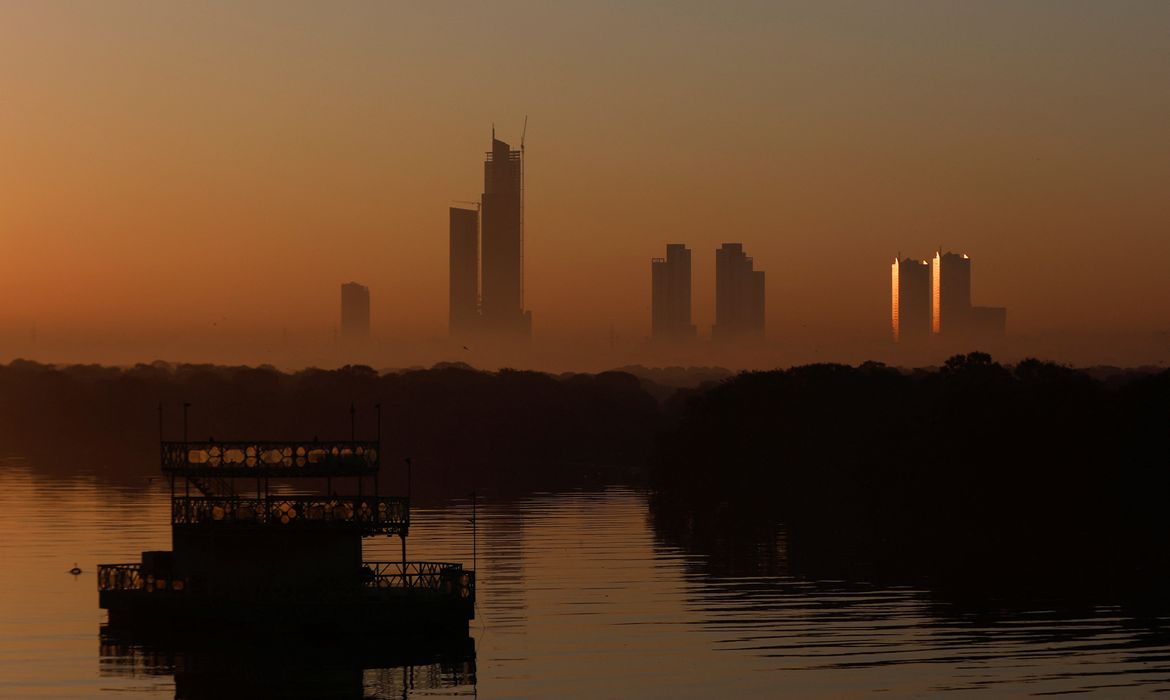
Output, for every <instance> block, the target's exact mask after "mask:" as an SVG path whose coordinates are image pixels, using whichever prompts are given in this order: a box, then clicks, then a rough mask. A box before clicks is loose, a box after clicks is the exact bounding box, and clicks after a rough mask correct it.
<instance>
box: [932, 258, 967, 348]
mask: <svg viewBox="0 0 1170 700" xmlns="http://www.w3.org/2000/svg"><path fill="white" fill-rule="evenodd" d="M930 293H931V330H932V331H933V332H934V333H937V334H942V335H959V334H962V333H965V332H967V331H968V330H969V329H970V322H971V258H969V257H967V255H966V254H965V253H964V254H962V255H960V254H959V253H943V252H942V250H941V249H940V250H939V251H938V252H936V253H935V254H934V261H933V264H932V265H931V291H930Z"/></svg>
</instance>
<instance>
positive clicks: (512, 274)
mask: <svg viewBox="0 0 1170 700" xmlns="http://www.w3.org/2000/svg"><path fill="white" fill-rule="evenodd" d="M523 154H524V151H523V149H521V150H519V151H514V150H512V147H511V146H509V145H508V144H507V143H505V142H504V141H500V140H499V139H497V138H496V137H495V134H494V132H493V134H492V150H491V151H490V152H489V153H488V154H487V157H486V158H485V159H484V164H483V199H482V202H483V214H482V216H483V222H482V223H483V231H482V237H483V239H482V242H483V249H482V254H483V258H482V265H483V271H482V278H481V279H482V290H481V296H480V314H481V321H482V326H483V327H484V328H485V329H486V330H488V331H491V332H495V333H502V334H508V335H513V336H520V337H525V338H527V337H529V336H530V335H531V332H532V316H531V314H530V313H529V312H527V311H525V310H524V192H523V183H524V157H523Z"/></svg>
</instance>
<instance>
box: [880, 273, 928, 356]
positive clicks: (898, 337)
mask: <svg viewBox="0 0 1170 700" xmlns="http://www.w3.org/2000/svg"><path fill="white" fill-rule="evenodd" d="M891 271H892V277H891V280H890V327H891V330H892V331H893V337H894V342H895V343H902V342H915V341H921V340H925V339H926V338H928V337H929V336H930V330H931V283H930V280H931V275H930V263H928V262H927V261H925V260H916V259H914V258H903V259H901V260H899V259H898V258H894V263H893V265H891Z"/></svg>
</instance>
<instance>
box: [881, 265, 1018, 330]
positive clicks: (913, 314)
mask: <svg viewBox="0 0 1170 700" xmlns="http://www.w3.org/2000/svg"><path fill="white" fill-rule="evenodd" d="M891 272H892V279H891V288H890V328H891V331H892V332H893V338H894V342H896V343H912V342H915V341H924V340H925V339H927V338H929V337H931V336H942V337H947V338H957V339H963V340H970V339H973V338H974V337H979V336H982V337H986V336H988V335H995V334H1001V333H1003V332H1004V330H1005V328H1006V326H1007V309H1006V308H1004V307H1002V306H972V305H971V258H970V257H969V256H967V255H966V254H965V253H964V254H959V253H943V252H942V250H939V251H938V252H937V253H935V254H934V259H933V260H931V261H929V262H927V261H926V260H916V259H914V258H902V259H901V260H899V259H898V258H894V263H893V265H892V266H891Z"/></svg>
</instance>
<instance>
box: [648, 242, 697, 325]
mask: <svg viewBox="0 0 1170 700" xmlns="http://www.w3.org/2000/svg"><path fill="white" fill-rule="evenodd" d="M650 307H651V311H650V335H651V336H652V337H653V338H654V339H655V340H681V339H683V338H693V337H694V336H695V327H694V326H693V325H692V324H691V251H690V249H689V248H687V247H686V245H684V244H682V243H668V244H667V246H666V257H665V258H653V259H651V260H650Z"/></svg>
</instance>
